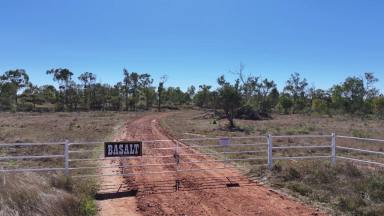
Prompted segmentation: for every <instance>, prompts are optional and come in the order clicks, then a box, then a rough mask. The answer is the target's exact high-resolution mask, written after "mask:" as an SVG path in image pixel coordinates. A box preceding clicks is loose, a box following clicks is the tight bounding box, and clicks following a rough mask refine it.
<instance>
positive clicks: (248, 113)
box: [236, 105, 262, 120]
mask: <svg viewBox="0 0 384 216" xmlns="http://www.w3.org/2000/svg"><path fill="white" fill-rule="evenodd" d="M236 118H238V119H246V120H261V119H262V116H261V115H260V113H259V111H258V110H256V109H254V108H253V107H252V106H250V105H245V106H243V107H241V108H240V109H238V110H237V112H236Z"/></svg>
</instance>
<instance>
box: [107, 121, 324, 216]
mask: <svg viewBox="0 0 384 216" xmlns="http://www.w3.org/2000/svg"><path fill="white" fill-rule="evenodd" d="M164 115H167V114H152V115H147V116H144V117H142V118H139V119H137V120H135V121H133V122H130V123H127V124H126V125H125V130H124V131H123V133H122V134H121V137H119V138H118V139H119V140H165V139H170V137H169V136H168V135H167V133H166V132H164V131H163V129H162V128H161V127H160V126H159V120H160V118H161V117H164ZM175 145H176V144H175V143H174V142H167V143H162V144H161V147H167V146H168V147H174V146H175ZM143 146H144V147H143V148H146V149H145V151H147V152H150V154H151V155H156V156H161V155H165V154H166V155H169V154H171V153H172V152H166V151H151V150H150V148H153V147H154V146H155V144H153V145H152V144H148V145H145V144H143ZM180 153H181V154H183V153H191V150H189V151H187V149H181V150H180ZM185 157H187V159H188V160H202V159H203V158H204V157H202V156H190V157H188V156H185ZM174 161H175V159H174V158H156V159H153V160H151V161H150V163H160V164H162V163H164V164H168V163H172V162H174ZM125 162H126V163H127V164H128V163H129V164H140V163H141V162H140V161H132V160H130V161H129V162H128V161H125ZM145 162H146V163H148V161H145ZM221 165H222V166H224V165H223V164H221ZM189 166H190V167H183V168H184V169H186V168H189V169H207V168H212V164H205V163H201V164H200V163H199V164H192V165H189ZM215 167H217V164H216V165H215ZM174 170H175V167H174V166H171V165H164V166H158V167H156V168H147V167H145V168H143V167H141V168H131V169H129V170H124V172H126V173H132V172H137V173H140V172H143V171H148V172H162V171H174ZM226 177H229V179H230V180H231V181H234V182H237V183H239V184H240V187H232V188H228V187H227V186H226V184H227V183H228V180H227V178H226ZM106 179H107V178H105V179H104V180H102V181H106ZM176 179H179V180H180V182H181V187H180V190H179V191H175V180H176ZM107 180H108V182H112V183H113V184H123V185H124V186H123V187H122V188H123V189H128V190H129V189H132V188H135V189H138V194H137V195H136V197H130V198H120V199H111V200H104V201H100V202H99V207H100V215H220V216H225V215H270V216H279V215H282V216H283V215H284V216H286V215H292V216H298V215H326V214H325V213H322V212H320V211H319V210H316V209H314V208H312V207H309V206H307V205H305V204H303V203H300V202H298V201H296V200H294V199H292V198H290V197H287V196H286V195H282V194H279V193H277V192H274V191H272V190H271V189H270V188H268V187H266V186H261V185H258V184H257V183H255V182H252V181H250V180H249V179H248V178H247V177H245V176H243V175H242V174H241V173H240V172H239V171H237V170H235V169H233V168H228V169H223V170H213V171H208V172H207V171H204V172H192V173H177V174H176V173H167V174H161V175H160V174H152V175H145V176H134V177H126V178H122V177H108V179H107ZM120 189H121V188H120Z"/></svg>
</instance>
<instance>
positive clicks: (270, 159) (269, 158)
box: [267, 134, 273, 170]
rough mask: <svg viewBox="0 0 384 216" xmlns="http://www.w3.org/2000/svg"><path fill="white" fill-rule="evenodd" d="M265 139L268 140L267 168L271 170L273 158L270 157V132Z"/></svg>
mask: <svg viewBox="0 0 384 216" xmlns="http://www.w3.org/2000/svg"><path fill="white" fill-rule="evenodd" d="M267 141H268V168H269V170H272V167H273V158H272V136H271V134H268V137H267Z"/></svg>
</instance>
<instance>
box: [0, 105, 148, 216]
mask: <svg viewBox="0 0 384 216" xmlns="http://www.w3.org/2000/svg"><path fill="white" fill-rule="evenodd" d="M140 115H143V113H117V112H87V113H42V114H38V113H0V143H14V142H18V143H20V142H58V141H60V142H61V141H63V140H65V139H69V140H71V141H78V142H81V141H105V140H110V139H112V137H114V133H115V132H117V131H118V129H119V128H120V127H121V126H123V123H124V122H126V121H129V120H132V119H134V118H136V117H137V116H140ZM48 154H63V146H38V147H12V148H0V156H5V155H8V156H9V155H14V156H16V155H48ZM63 164H64V161H63V159H43V160H14V161H0V168H1V167H3V168H7V169H13V168H17V167H23V168H27V167H28V168H38V167H39V168H40V167H60V168H61V167H63ZM94 166H96V165H94ZM4 179H5V181H3V180H4ZM96 190H97V184H96V181H95V180H93V179H90V180H79V179H76V181H75V180H72V179H68V178H65V177H64V176H63V175H62V173H60V172H58V173H52V174H49V175H48V174H42V173H40V174H36V173H23V174H7V175H5V176H4V175H0V215H94V214H96V212H97V209H96V206H95V203H94V201H93V195H94V193H95V191H96Z"/></svg>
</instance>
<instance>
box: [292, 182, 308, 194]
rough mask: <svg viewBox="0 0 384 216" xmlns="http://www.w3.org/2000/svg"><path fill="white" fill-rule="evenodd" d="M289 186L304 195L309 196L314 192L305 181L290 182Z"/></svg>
mask: <svg viewBox="0 0 384 216" xmlns="http://www.w3.org/2000/svg"><path fill="white" fill-rule="evenodd" d="M287 187H288V188H289V189H291V190H293V191H295V192H297V193H299V194H300V195H302V196H308V195H309V194H311V193H312V189H311V188H310V187H309V186H307V185H305V184H303V183H300V182H293V183H290V184H288V186H287Z"/></svg>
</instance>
